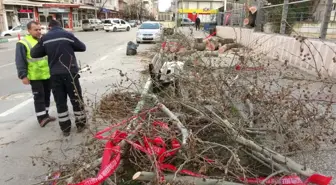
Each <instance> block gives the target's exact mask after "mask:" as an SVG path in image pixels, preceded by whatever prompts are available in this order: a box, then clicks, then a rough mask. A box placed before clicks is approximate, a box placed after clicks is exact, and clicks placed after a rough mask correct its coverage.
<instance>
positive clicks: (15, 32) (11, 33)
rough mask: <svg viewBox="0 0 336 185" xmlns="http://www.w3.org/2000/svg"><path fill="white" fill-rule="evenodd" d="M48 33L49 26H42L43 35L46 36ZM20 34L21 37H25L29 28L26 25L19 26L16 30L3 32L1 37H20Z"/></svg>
mask: <svg viewBox="0 0 336 185" xmlns="http://www.w3.org/2000/svg"><path fill="white" fill-rule="evenodd" d="M47 32H48V29H47V26H45V25H41V33H42V35H44V34H46V33H47ZM18 34H20V35H21V36H25V35H27V34H28V30H27V26H26V25H24V26H22V25H19V26H15V27H14V28H12V29H10V30H8V31H3V32H1V34H0V36H1V37H7V36H18Z"/></svg>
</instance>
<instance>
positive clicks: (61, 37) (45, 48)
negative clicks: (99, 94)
mask: <svg viewBox="0 0 336 185" xmlns="http://www.w3.org/2000/svg"><path fill="white" fill-rule="evenodd" d="M49 27H50V28H51V29H50V31H49V32H48V33H47V34H46V35H44V36H43V37H42V38H41V39H40V41H39V42H38V43H37V44H36V45H35V47H34V48H33V49H32V50H31V56H32V57H44V56H46V55H47V56H48V63H49V68H50V74H51V77H50V81H51V89H52V92H53V95H54V98H55V102H56V108H57V113H58V121H59V125H60V127H61V130H62V132H63V135H64V136H69V135H70V131H71V120H70V116H69V112H68V105H67V97H68V96H69V98H70V101H71V104H72V107H73V111H74V115H75V124H76V126H77V132H82V131H83V130H84V129H85V128H86V114H85V111H84V102H83V97H82V89H81V85H80V83H79V78H80V75H79V73H78V72H79V68H78V64H77V60H76V56H75V52H84V51H86V46H85V44H84V43H83V42H81V41H80V40H78V39H77V37H75V36H74V35H73V34H72V33H70V32H68V31H66V30H64V29H63V28H61V24H60V22H58V21H57V20H51V21H50V23H49Z"/></svg>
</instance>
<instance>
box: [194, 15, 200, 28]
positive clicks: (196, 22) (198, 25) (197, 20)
mask: <svg viewBox="0 0 336 185" xmlns="http://www.w3.org/2000/svg"><path fill="white" fill-rule="evenodd" d="M200 25H201V19H200V18H199V17H197V18H196V21H195V26H196V30H200Z"/></svg>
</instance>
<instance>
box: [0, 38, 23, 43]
mask: <svg viewBox="0 0 336 185" xmlns="http://www.w3.org/2000/svg"><path fill="white" fill-rule="evenodd" d="M17 40H19V38H10V39H7V38H0V43H7V42H12V41H17Z"/></svg>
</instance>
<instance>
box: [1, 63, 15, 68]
mask: <svg viewBox="0 0 336 185" xmlns="http://www.w3.org/2000/svg"><path fill="white" fill-rule="evenodd" d="M13 64H14V62H12V63H9V64H4V65H2V66H0V68H3V67H7V66H10V65H13Z"/></svg>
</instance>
